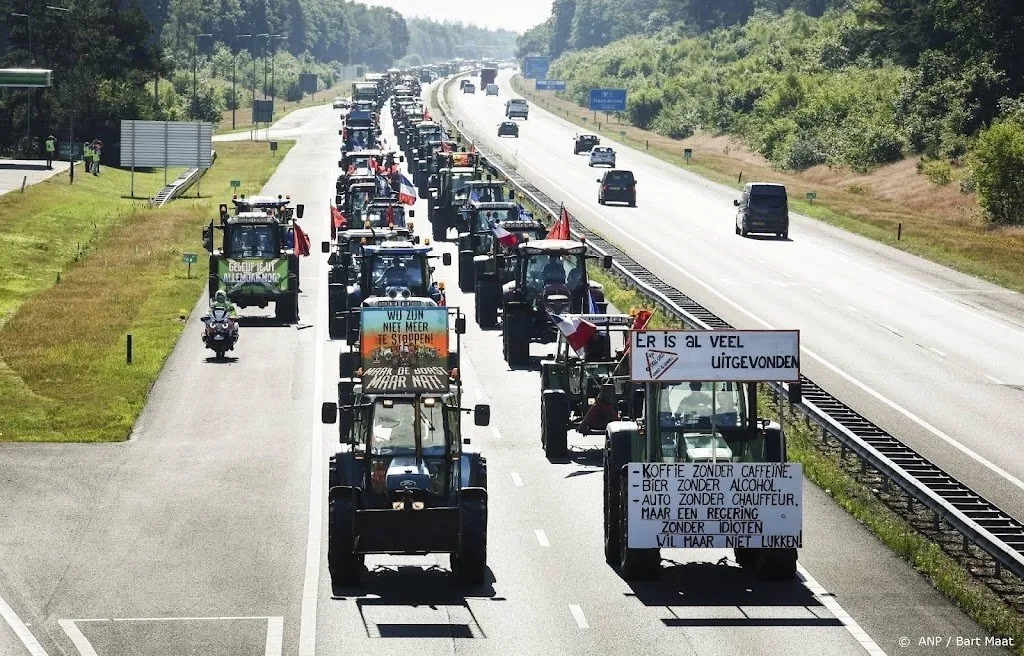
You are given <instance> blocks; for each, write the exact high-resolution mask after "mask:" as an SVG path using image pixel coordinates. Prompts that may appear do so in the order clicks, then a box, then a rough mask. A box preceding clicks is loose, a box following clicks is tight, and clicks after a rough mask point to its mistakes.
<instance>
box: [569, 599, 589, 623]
mask: <svg viewBox="0 0 1024 656" xmlns="http://www.w3.org/2000/svg"><path fill="white" fill-rule="evenodd" d="M569 612H570V613H572V618H573V619H574V620H576V626H578V627H580V628H581V629H589V628H590V625H589V624H588V623H587V616H586V615H584V614H583V609H582V608H580V605H579V604H569Z"/></svg>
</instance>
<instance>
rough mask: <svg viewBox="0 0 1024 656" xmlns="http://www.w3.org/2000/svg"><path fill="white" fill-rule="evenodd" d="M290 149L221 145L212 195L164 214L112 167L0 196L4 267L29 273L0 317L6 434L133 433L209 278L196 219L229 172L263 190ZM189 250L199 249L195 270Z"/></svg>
mask: <svg viewBox="0 0 1024 656" xmlns="http://www.w3.org/2000/svg"><path fill="white" fill-rule="evenodd" d="M291 145H292V144H291V142H281V144H280V146H279V147H280V150H279V151H278V156H277V157H273V156H272V155H271V154H270V153H269V152H268V151H267V150H266V146H265V144H262V143H249V142H232V143H219V144H217V154H218V156H217V163H216V164H215V165H214V167H213V168H211V169H210V170H209V172H208V173H207V174H206V175H205V176H204V178H203V180H202V190H203V193H204V194H206V195H205V196H204V197H203V198H199V199H196V198H194V197H192V198H183V199H179V200H176V201H174V202H173V203H171V204H170V205H167V206H166V207H163V208H158V209H151V208H149V207H148V206H143V205H139V204H137V203H133V202H132V201H130V200H129V201H125V200H123V199H120V198H119V196H118V190H120V191H121V192H122V193H123V192H125V191H126V190H127V180H128V178H127V176H128V173H127V172H124V171H118V170H116V169H110V168H107V169H105V170H104V171H103V173H102V175H101V176H100V178H98V179H95V180H97V181H102V182H95V184H90V183H91V182H93V180H92V179H90V180H86V181H83V182H84V183H85V184H83V183H80V182H79V181H78V180H76V182H75V185H74V186H73V187H68V186H67V178H66V176H64V175H60V176H55V177H54V178H51V179H50V180H48V181H46V182H43V183H40V184H38V185H36V186H34V187H32V188H31V189H30V190H26V192H25V194H23V195H22V194H8V195H7V196H5V197H4V198H2V199H0V234H6V235H13V236H14V238H15V239H14V240H11V239H3V240H2V242H0V243H2V244H3V245H2V246H0V266H2V267H3V268H2V270H4V271H6V272H16V273H17V274H23V275H22V278H21V279H20V281H19V282H18V283H17V286H16V287H15V288H14V289H13V290H8V292H7V293H6V294H5V297H4V299H5V303H4V306H3V307H4V311H5V312H6V313H7V314H6V319H5V320H4V322H3V324H2V326H0V441H31V442H37V441H54V442H106V441H118V440H124V439H127V438H128V436H129V434H130V432H131V428H132V426H133V425H134V423H135V419H136V417H137V416H138V414H139V412H140V411H141V410H142V407H143V405H144V404H145V401H146V396H147V394H148V391H149V388H150V386H151V385H152V384H153V381H154V380H156V377H157V376H158V375H159V373H160V369H161V367H162V366H163V363H164V361H165V360H166V359H167V356H168V355H169V354H170V352H171V350H172V349H173V347H174V344H175V343H176V341H177V339H178V336H179V335H180V334H181V331H182V329H183V327H184V324H185V321H186V320H187V319H188V316H189V313H190V312H191V310H192V308H193V306H194V305H195V301H196V298H198V297H199V295H200V293H201V291H202V288H203V285H204V283H205V276H204V273H205V266H206V265H205V258H204V257H203V255H204V254H205V253H204V252H203V251H202V246H201V241H200V234H201V228H202V226H203V225H206V224H207V223H209V221H210V218H211V217H213V216H214V215H215V214H216V207H217V204H218V203H219V202H221V201H222V200H223V199H224V197H226V196H228V195H229V194H230V193H231V192H232V189H231V187H230V184H229V183H230V180H233V179H235V180H241V181H242V187H241V189H240V192H242V193H247V194H251V193H254V192H257V191H259V190H260V189H261V188H262V186H263V185H264V184H265V183H266V181H267V180H268V179H269V178H270V176H271V175H272V174H273V172H274V170H275V169H276V168H277V165H278V164H280V162H281V160H282V158H283V156H284V154H285V153H287V151H288V150H289V149H290V147H291ZM154 175H156V174H154ZM90 178H91V176H90ZM159 178H160V179H159V181H157V180H153V181H151V182H152V184H153V185H154V186H155V185H158V184H161V185H162V179H163V178H162V173H161V174H160V175H159ZM101 184H102V185H108V186H109V188H105V187H99V185H101ZM139 184H140V182H139V180H138V179H136V192H137V193H138V187H139ZM61 185H63V186H61ZM97 208H103V209H101V210H100V211H97ZM29 210H30V211H29ZM94 226H95V227H94ZM184 252H194V253H198V254H199V256H200V257H199V262H198V264H196V265H193V267H192V277H191V278H189V277H187V276H186V267H185V265H184V264H182V253H184ZM129 333H130V334H131V335H132V336H133V344H134V353H133V363H132V364H131V365H127V364H126V363H125V336H126V335H127V334H129Z"/></svg>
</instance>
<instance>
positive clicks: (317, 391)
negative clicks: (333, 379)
mask: <svg viewBox="0 0 1024 656" xmlns="http://www.w3.org/2000/svg"><path fill="white" fill-rule="evenodd" d="M322 265H323V259H322V258H320V259H318V260H317V274H318V275H319V273H320V272H321V271H322ZM326 297H327V285H320V286H319V293H318V294H317V304H316V314H315V315H314V316H316V332H315V335H314V339H315V340H316V345H315V347H314V353H313V357H314V358H316V360H315V361H314V363H313V407H314V411H318V410H319V408H320V405H321V404H322V403H323V400H324V390H323V377H324V350H325V346H326V344H327V342H326V340H325V339H324V323H326V321H324V317H325V316H326V312H327V310H326V306H327V303H326V302H325V299H326ZM323 439H324V430H323V426H321V425H320V423H319V422H317V423H316V428H314V429H313V439H312V441H311V444H310V447H309V450H310V456H309V460H310V472H309V533H308V535H307V537H306V573H305V577H304V578H303V584H302V607H301V612H300V615H299V656H315V654H316V611H317V597H318V595H319V594H320V542H321V540H322V539H323V504H324V491H323V487H324V472H323V469H324V468H323V462H322V454H323V450H324V444H323Z"/></svg>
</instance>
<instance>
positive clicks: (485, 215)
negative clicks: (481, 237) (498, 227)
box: [470, 209, 516, 232]
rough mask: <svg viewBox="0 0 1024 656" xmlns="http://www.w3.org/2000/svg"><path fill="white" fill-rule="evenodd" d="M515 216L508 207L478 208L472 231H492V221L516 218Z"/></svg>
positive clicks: (471, 226) (471, 227)
mask: <svg viewBox="0 0 1024 656" xmlns="http://www.w3.org/2000/svg"><path fill="white" fill-rule="evenodd" d="M514 218H516V217H515V216H509V211H508V210H507V209H500V210H477V211H476V212H474V217H473V222H472V224H471V225H470V231H471V232H490V230H491V223H493V222H494V221H507V220H509V219H514Z"/></svg>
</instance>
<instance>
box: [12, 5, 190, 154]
mask: <svg viewBox="0 0 1024 656" xmlns="http://www.w3.org/2000/svg"><path fill="white" fill-rule="evenodd" d="M50 6H51V7H56V6H63V5H62V3H60V2H54V3H52V4H51V5H50ZM0 12H2V14H3V15H4V16H8V18H7V24H8V30H9V34H8V36H9V38H8V41H7V48H6V49H5V50H4V52H3V55H2V56H0V66H2V67H5V68H7V67H10V68H25V67H29V68H31V67H36V68H49V69H53V71H54V73H53V87H52V88H49V89H36V90H32V91H27V90H22V89H5V90H4V94H3V96H2V97H0V152H3V153H11V152H15V151H20V152H26V153H28V152H30V153H32V154H33V156H39V155H40V150H39V144H40V143H41V142H42V140H43V139H45V137H46V134H49V133H53V134H54V135H55V136H58V137H60V138H61V139H64V138H66V137H67V136H68V130H69V125H70V124H71V122H72V119H73V122H74V124H75V125H76V126H78V127H77V128H76V130H75V136H76V139H77V138H79V137H82V138H85V137H88V138H90V139H92V138H95V137H99V138H102V139H103V140H104V141H105V142H106V143H108V144H110V143H112V141H113V140H112V139H111V136H112V134H113V130H114V129H115V125H114V123H115V120H116V117H131V118H143V119H145V118H152V117H153V106H154V103H153V96H152V92H151V91H152V86H151V85H150V87H149V89H147V88H146V82H147V81H152V80H153V79H154V78H155V77H156V75H157V73H158V72H161V71H164V72H166V71H168V70H169V68H170V66H169V62H167V61H165V60H164V59H163V58H162V57H161V54H160V51H159V48H158V47H157V46H156V44H155V43H154V42H153V40H152V39H151V34H152V29H151V27H150V24H149V22H148V21H147V20H146V16H145V15H144V14H143V12H142V11H141V9H140V7H139V5H138V3H137V2H135V1H133V0H124V1H122V0H90V1H89V2H79V3H76V5H75V7H74V9H73V11H72V12H65V11H58V10H55V9H51V8H49V7H47V4H46V3H40V2H24V1H16V0H3V1H2V2H0ZM11 13H22V14H27V15H28V19H25V18H24V17H16V16H11V15H10V14H11ZM30 26H31V37H32V38H31V43H32V51H31V57H30V56H29V52H28V44H29V28H30ZM30 97H31V115H32V134H33V136H34V138H33V143H34V145H33V147H31V148H30V147H29V144H28V143H27V142H26V126H25V123H26V120H25V119H26V110H27V109H28V100H29V98H30ZM43 132H45V133H46V134H42V135H41V133H43Z"/></svg>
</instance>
